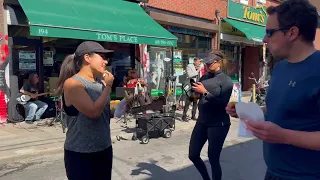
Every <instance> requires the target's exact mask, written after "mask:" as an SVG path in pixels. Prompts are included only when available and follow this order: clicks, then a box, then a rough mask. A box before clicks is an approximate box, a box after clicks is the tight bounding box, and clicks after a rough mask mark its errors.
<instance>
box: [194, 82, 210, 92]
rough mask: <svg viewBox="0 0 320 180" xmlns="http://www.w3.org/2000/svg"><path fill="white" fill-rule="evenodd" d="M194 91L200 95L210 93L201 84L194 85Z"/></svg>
mask: <svg viewBox="0 0 320 180" xmlns="http://www.w3.org/2000/svg"><path fill="white" fill-rule="evenodd" d="M192 90H194V91H195V92H197V93H199V94H204V93H206V92H208V91H207V90H206V88H205V87H204V85H203V84H202V83H201V82H197V83H193V86H192Z"/></svg>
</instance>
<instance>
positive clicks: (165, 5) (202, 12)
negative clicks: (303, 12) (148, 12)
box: [148, 0, 279, 20]
mask: <svg viewBox="0 0 320 180" xmlns="http://www.w3.org/2000/svg"><path fill="white" fill-rule="evenodd" d="M235 1H236V2H240V0H235ZM255 3H256V0H249V5H250V6H251V5H255ZM277 4H279V1H278V0H269V1H267V4H266V6H270V5H272V6H276V5H277ZM148 6H150V7H154V8H158V9H162V10H166V11H171V12H176V13H179V14H184V15H188V16H194V17H199V18H203V19H208V20H215V12H216V10H217V9H218V10H220V12H221V13H220V15H221V17H226V16H227V6H228V1H227V0H192V1H189V2H186V1H185V0H149V3H148Z"/></svg>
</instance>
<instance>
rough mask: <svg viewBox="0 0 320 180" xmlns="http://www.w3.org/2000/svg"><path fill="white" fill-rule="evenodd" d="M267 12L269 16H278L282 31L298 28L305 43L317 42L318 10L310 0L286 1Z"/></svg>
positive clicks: (271, 7)
mask: <svg viewBox="0 0 320 180" xmlns="http://www.w3.org/2000/svg"><path fill="white" fill-rule="evenodd" d="M267 12H268V14H269V15H273V14H275V13H277V14H278V21H279V26H280V28H281V29H286V28H290V27H293V26H296V27H297V28H299V31H300V35H301V36H302V37H303V39H304V40H305V41H308V42H312V41H314V40H315V36H316V30H317V27H318V13H317V8H316V7H315V6H313V5H311V4H310V3H309V1H308V0H286V1H284V2H283V3H281V4H280V5H279V6H270V7H269V8H268V9H267Z"/></svg>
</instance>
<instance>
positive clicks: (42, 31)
mask: <svg viewBox="0 0 320 180" xmlns="http://www.w3.org/2000/svg"><path fill="white" fill-rule="evenodd" d="M48 33H49V32H48V29H39V35H48Z"/></svg>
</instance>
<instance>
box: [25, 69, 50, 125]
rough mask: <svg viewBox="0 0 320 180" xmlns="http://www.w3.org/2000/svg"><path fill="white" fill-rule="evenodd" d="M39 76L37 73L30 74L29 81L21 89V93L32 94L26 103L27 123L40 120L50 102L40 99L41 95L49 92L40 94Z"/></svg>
mask: <svg viewBox="0 0 320 180" xmlns="http://www.w3.org/2000/svg"><path fill="white" fill-rule="evenodd" d="M38 86H39V76H38V75H37V74H35V73H32V74H30V76H29V79H28V83H27V84H25V85H24V86H23V87H22V88H21V89H20V93H22V94H24V95H27V96H30V101H29V102H28V103H27V104H26V105H25V108H26V118H25V121H26V123H32V122H33V121H38V120H40V118H41V116H42V114H43V113H44V112H45V111H46V109H47V108H48V104H47V103H45V102H42V101H40V100H39V96H41V95H46V94H48V93H44V94H39V88H38Z"/></svg>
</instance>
